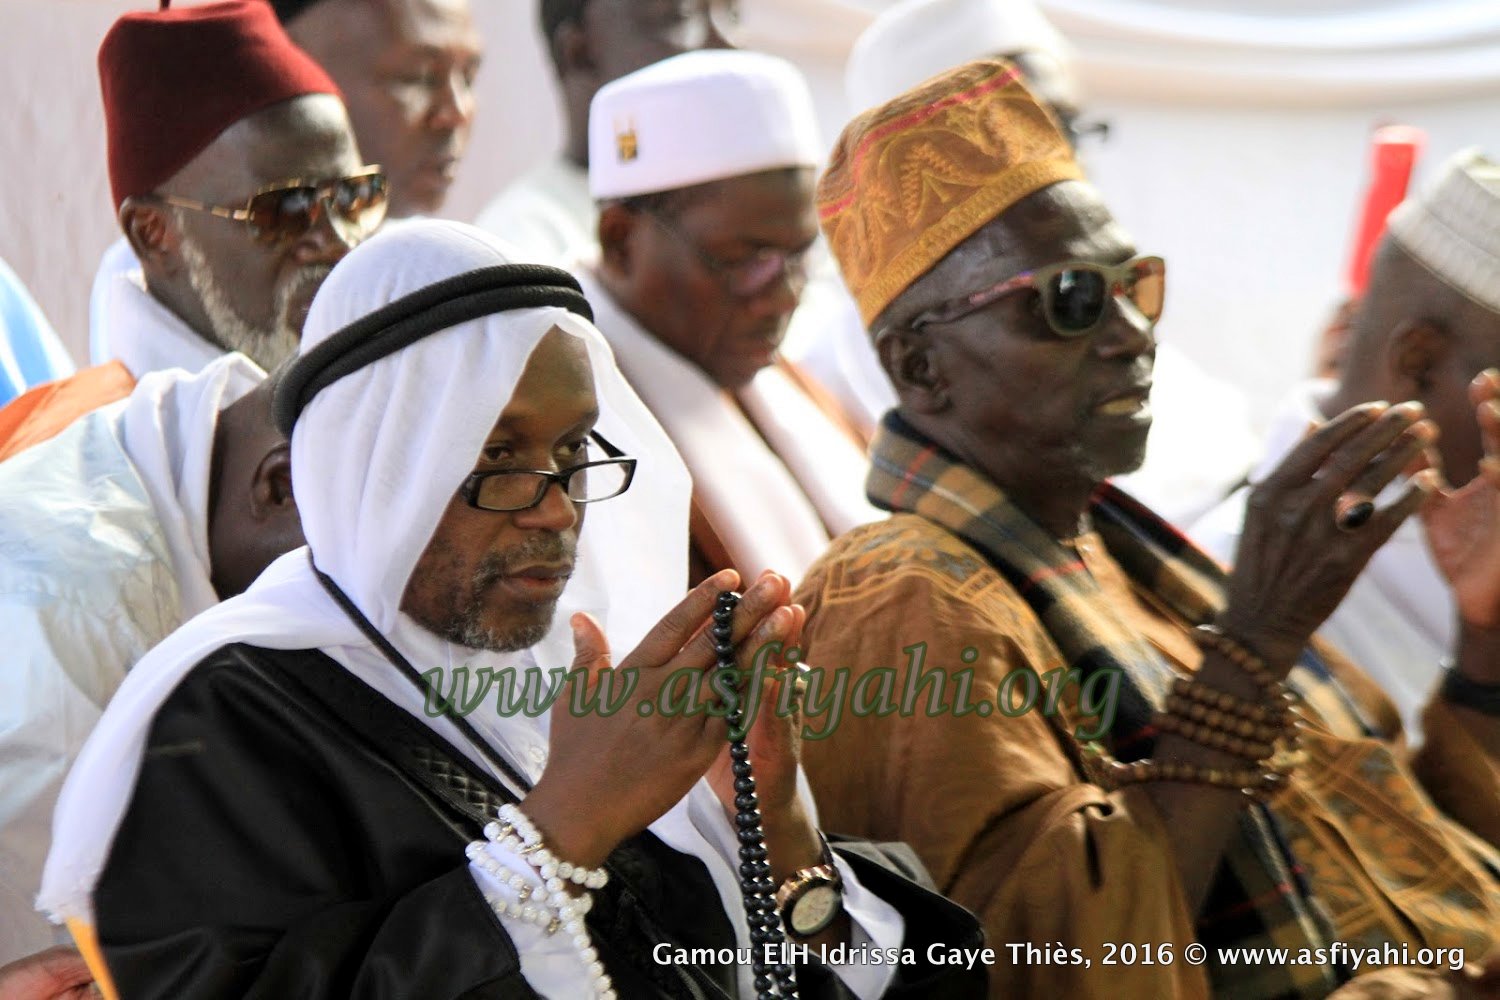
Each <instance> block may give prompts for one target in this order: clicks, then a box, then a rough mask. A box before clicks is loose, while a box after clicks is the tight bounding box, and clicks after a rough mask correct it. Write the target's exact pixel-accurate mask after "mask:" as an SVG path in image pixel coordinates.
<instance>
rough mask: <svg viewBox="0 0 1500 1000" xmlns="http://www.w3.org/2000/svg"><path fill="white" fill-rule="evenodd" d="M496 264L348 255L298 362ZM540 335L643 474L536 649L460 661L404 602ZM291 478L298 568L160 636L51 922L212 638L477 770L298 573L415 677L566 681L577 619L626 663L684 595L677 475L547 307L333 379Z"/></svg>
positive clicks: (82, 777)
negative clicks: (372, 694) (596, 626)
mask: <svg viewBox="0 0 1500 1000" xmlns="http://www.w3.org/2000/svg"><path fill="white" fill-rule="evenodd" d="M511 262H512V261H511V259H510V258H509V257H508V254H507V252H506V251H505V249H504V248H503V246H502V245H501V244H500V243H498V242H497V241H495V240H494V239H493V237H490V236H488V235H486V234H485V233H483V232H481V231H480V230H477V229H474V228H472V227H469V226H463V225H459V224H456V223H446V222H437V221H420V222H412V223H409V224H407V225H404V226H400V227H397V228H395V229H393V230H391V231H390V232H387V233H383V234H381V235H378V236H375V237H373V238H372V239H370V240H369V241H367V242H366V243H364V244H362V245H361V246H360V247H359V248H358V249H356V250H355V251H354V252H353V253H351V254H350V255H349V256H348V257H347V258H346V259H345V260H343V261H342V262H341V263H340V264H339V265H338V266H337V267H336V268H335V269H334V271H333V273H332V274H331V275H330V276H329V278H328V280H327V282H326V283H325V284H324V285H323V287H322V289H321V290H320V291H319V293H318V296H317V298H316V300H315V301H314V303H313V308H312V311H311V313H310V314H309V316H308V320H307V325H306V329H305V331H304V334H303V344H302V350H303V353H306V352H307V351H308V350H310V349H311V348H313V347H314V346H316V345H317V344H319V343H321V342H322V341H323V340H325V339H327V338H328V337H329V336H330V335H331V334H333V333H335V332H337V331H338V330H340V329H342V328H344V327H345V326H347V325H349V324H350V323H352V322H354V321H355V320H357V319H360V318H362V317H364V316H367V315H368V314H370V313H372V312H374V311H376V310H377V309H379V308H381V307H383V306H385V305H387V304H389V303H391V302H393V301H395V300H397V299H400V298H402V297H404V296H406V295H409V294H411V293H412V292H415V291H417V290H419V289H422V288H426V287H428V286H430V285H433V284H435V283H437V282H440V281H443V280H445V279H449V278H453V277H455V276H457V275H461V274H466V273H469V272H471V271H475V270H478V269H481V268H489V267H494V266H496V265H502V264H507V263H511ZM553 328H557V329H560V330H562V331H563V332H565V333H567V334H569V335H571V336H574V337H577V338H579V339H580V340H581V341H582V342H583V343H584V344H585V346H586V348H587V351H588V356H589V360H590V363H591V365H592V368H593V375H594V382H595V390H596V393H597V396H598V400H599V406H600V411H601V417H600V421H599V425H598V430H599V432H600V433H601V434H602V435H603V436H604V437H606V438H607V439H609V440H610V441H611V442H612V443H613V444H615V445H616V446H617V447H619V448H620V449H621V450H622V451H624V453H625V454H626V455H629V456H631V457H634V458H636V459H637V460H638V462H639V464H638V467H637V472H636V479H635V482H634V484H633V485H632V487H631V489H630V490H629V491H628V492H627V493H625V494H623V495H622V496H620V497H617V498H614V499H612V500H610V501H608V502H606V503H600V504H597V505H594V506H592V507H591V508H590V511H589V516H588V521H587V526H588V530H587V531H584V532H581V533H580V536H579V544H578V551H577V558H576V563H575V570H574V575H573V578H572V579H571V580H570V582H569V584H568V586H567V589H566V590H565V591H564V593H563V596H562V598H561V600H560V601H559V605H558V609H557V613H556V616H555V617H554V619H553V625H552V629H551V631H550V632H549V633H548V635H547V636H546V637H545V638H544V639H543V640H542V641H541V643H539V644H538V645H537V646H535V647H533V648H532V649H530V650H527V651H524V652H523V653H503V654H502V653H488V652H478V651H475V650H472V649H467V648H463V647H456V646H453V645H451V644H449V643H447V642H445V641H443V640H442V639H440V638H438V637H437V636H435V635H433V634H432V633H430V632H427V631H426V630H424V629H422V628H421V627H420V626H419V625H417V624H416V623H415V622H414V621H412V620H411V619H410V618H408V617H407V616H406V615H405V614H404V613H402V612H401V610H400V602H401V597H402V595H403V594H404V593H405V590H406V585H407V581H408V579H409V578H410V576H411V574H412V571H413V568H414V567H415V566H416V563H417V560H418V558H419V557H420V556H421V554H422V552H423V551H424V550H425V548H426V547H427V544H428V542H429V540H430V539H431V537H432V535H433V532H434V530H435V529H436V527H437V524H438V522H439V520H440V518H441V516H442V513H443V510H444V508H445V507H446V505H447V504H448V502H449V501H450V499H451V498H452V497H453V494H454V491H455V489H457V487H458V485H459V484H460V483H461V482H462V480H463V479H464V477H465V476H467V475H468V473H469V472H470V471H471V470H472V468H473V465H474V462H475V460H476V458H477V457H478V455H479V452H480V449H481V448H482V447H483V444H484V442H485V440H486V438H487V437H488V435H489V433H490V431H491V430H492V429H493V427H494V425H495V422H496V420H497V419H498V417H499V415H500V413H501V411H502V410H503V409H504V407H505V405H506V403H507V402H508V401H509V399H510V396H511V394H512V392H513V390H514V388H515V385H516V383H517V381H518V380H519V379H520V376H521V374H522V371H523V370H524V368H525V366H526V362H527V359H528V358H529V357H530V356H531V353H532V351H533V350H534V349H535V347H536V345H537V344H538V342H540V340H541V339H542V338H543V337H544V336H545V335H546V334H547V333H548V332H549V331H551V330H552V329H553ZM292 477H293V481H294V483H295V484H296V495H297V504H298V508H299V510H300V512H301V516H302V526H303V533H304V535H305V536H306V538H307V542H308V547H309V548H310V549H311V551H312V553H313V558H312V560H309V555H308V548H302V549H297V550H296V551H293V552H291V553H289V554H287V555H286V556H283V557H282V558H281V559H278V560H277V561H276V562H275V563H273V564H272V565H271V566H270V567H269V568H268V569H267V570H266V572H265V573H264V574H263V575H262V576H261V577H260V579H258V580H257V581H256V582H255V583H254V584H253V585H252V586H251V587H250V589H249V590H247V591H246V592H245V593H244V594H242V595H240V596H239V597H236V598H233V599H231V600H229V601H225V602H224V603H222V604H220V605H218V606H217V607H214V608H212V609H210V610H209V611H207V612H205V613H204V614H202V615H199V616H198V617H197V618H195V619H194V620H192V621H191V622H189V623H188V624H187V625H185V626H183V627H182V628H181V629H179V630H178V631H177V632H175V633H173V634H172V635H171V636H170V637H169V638H168V639H166V640H165V641H164V642H163V643H162V644H161V645H160V646H158V647H156V648H155V649H154V650H152V651H151V652H150V653H149V654H147V655H146V657H145V658H143V659H142V660H141V661H140V663H138V664H137V665H136V667H135V668H134V670H132V672H131V673H130V675H129V676H128V677H127V678H126V681H125V683H124V685H122V686H121V688H120V690H119V692H118V693H117V694H116V695H115V697H114V699H113V701H112V702H111V703H110V705H109V708H108V710H107V711H106V712H105V715H104V718H103V720H102V721H101V722H100V725H99V727H98V728H97V729H96V730H95V731H94V733H93V735H92V736H91V737H90V739H89V741H88V743H87V744H86V745H85V747H84V749H83V752H82V754H81V755H80V756H79V759H78V762H77V764H76V766H75V767H74V768H73V771H72V773H71V774H70V776H69V778H68V782H67V784H66V786H65V787H64V789H63V792H62V796H61V798H60V800H59V802H58V808H57V813H56V818H55V821H54V841H53V849H52V853H51V855H50V856H49V857H48V860H47V867H46V872H45V874H44V877H43V882H42V891H41V895H40V897H39V900H38V903H39V906H40V907H41V908H42V909H44V910H46V911H47V912H49V913H51V914H52V915H53V917H54V918H55V919H59V920H79V921H82V922H85V923H88V924H92V923H93V906H92V895H93V891H94V886H95V885H96V884H97V881H98V878H99V875H100V873H101V871H102V869H103V867H104V865H105V862H106V861H107V859H108V857H109V852H110V848H111V843H112V841H113V838H114V834H115V831H116V830H117V829H118V827H119V824H120V822H121V820H122V819H123V817H124V814H125V811H126V809H127V808H128V806H129V803H130V800H131V797H132V794H133V789H134V786H135V782H136V779H137V777H138V775H139V772H140V766H141V759H142V754H143V752H144V749H145V740H146V734H147V732H148V730H149V728H150V726H151V723H152V720H153V718H154V716H155V714H156V712H157V710H158V709H159V707H160V706H161V704H162V703H163V702H164V701H165V700H166V698H167V697H168V696H169V695H170V694H171V692H172V691H173V689H174V688H176V686H177V685H178V684H179V683H180V682H181V681H182V679H183V678H184V677H185V676H186V675H187V674H188V672H189V671H190V670H191V669H192V668H193V666H194V665H196V664H197V663H199V662H200V661H201V660H203V659H204V657H206V656H207V655H208V654H210V653H212V652H213V651H214V650H217V649H219V648H221V647H223V646H225V645H227V644H230V643H237V642H238V643H247V644H250V645H253V646H259V647H262V648H266V649H321V650H323V651H324V652H326V653H327V654H328V655H330V656H331V657H332V658H333V659H335V660H337V661H338V662H339V663H341V664H343V665H344V666H345V667H346V668H348V669H349V670H350V671H351V672H353V673H355V674H356V675H357V676H360V677H361V678H362V679H364V680H365V681H366V682H367V683H370V684H371V685H372V686H374V687H376V688H377V689H378V690H380V691H381V693H383V694H385V695H386V696H387V697H389V698H391V699H392V700H393V701H395V702H396V703H397V704H398V705H400V706H401V707H402V708H404V709H406V710H407V711H408V712H410V713H411V714H412V715H413V716H415V717H416V718H418V719H421V720H423V721H424V722H425V723H426V724H428V725H432V726H433V727H434V728H436V729H438V730H439V731H440V732H441V733H442V734H443V735H444V736H445V737H447V738H448V739H450V740H451V741H452V742H453V743H454V745H456V746H459V747H462V748H464V749H465V751H466V752H467V753H468V754H469V756H470V757H471V759H473V760H474V761H475V763H476V764H477V765H479V766H481V767H488V765H487V764H486V763H485V762H484V760H483V756H482V754H480V753H479V752H478V751H477V750H475V748H473V746H472V744H470V743H469V742H468V741H467V740H465V739H463V738H462V737H461V736H459V735H458V734H457V732H456V729H455V728H454V727H453V725H452V723H451V722H449V721H448V720H446V719H432V718H430V717H429V716H428V715H427V714H426V713H425V712H424V711H423V701H424V696H423V692H422V691H420V690H419V689H418V688H417V687H416V686H415V685H412V684H409V683H408V682H406V681H405V680H404V679H403V678H401V677H400V676H399V675H397V674H396V672H395V670H394V668H392V667H391V665H390V664H389V663H387V661H386V660H385V659H384V657H383V656H382V655H381V654H380V652H379V651H378V650H377V649H376V648H375V647H374V646H373V645H372V644H371V643H370V642H369V641H368V640H367V639H366V638H365V636H364V635H363V634H362V633H361V632H360V630H359V628H358V627H357V626H356V625H355V623H354V622H353V621H352V620H351V619H350V618H349V617H348V616H347V615H346V614H345V613H344V612H343V611H342V610H341V609H340V608H339V607H338V606H337V605H336V604H335V603H334V602H333V600H332V598H331V597H330V596H329V595H328V593H327V592H326V591H325V590H324V589H323V587H322V586H321V584H320V583H319V581H318V579H317V576H316V574H315V572H314V570H313V567H312V562H316V564H317V567H318V569H319V570H321V571H322V572H324V573H326V574H327V575H328V576H330V577H331V578H332V579H333V580H334V582H336V583H337V584H338V586H339V587H340V589H342V590H343V591H344V593H345V594H347V595H348V597H349V598H350V599H351V600H352V601H353V603H354V604H355V605H356V606H357V607H358V608H359V609H360V610H361V611H362V612H363V614H364V615H365V617H366V618H368V619H369V621H370V622H371V623H373V624H374V626H375V627H376V628H377V629H378V630H379V631H380V632H381V633H383V634H384V636H385V637H386V638H387V639H389V641H390V642H391V643H392V644H393V645H394V646H395V647H396V649H397V650H399V651H400V652H401V653H403V654H404V655H405V656H406V657H407V659H409V660H410V661H411V662H412V663H414V664H416V665H418V669H419V670H422V671H424V672H425V671H427V670H430V669H433V668H435V667H443V668H448V669H451V668H452V667H454V666H458V665H461V664H468V665H470V666H473V667H483V666H490V667H491V668H492V669H494V670H496V671H497V672H499V671H502V670H506V669H527V668H528V667H529V666H531V665H532V664H539V665H541V666H542V667H544V668H545V667H554V666H556V667H568V666H570V665H571V663H572V660H573V645H572V638H571V632H570V629H569V626H568V618H569V616H570V615H571V614H572V613H573V612H576V611H579V610H587V611H590V612H592V613H594V614H595V615H596V616H598V617H599V618H600V619H601V620H602V621H603V622H604V624H605V631H606V633H607V634H608V636H609V639H610V642H611V645H612V647H613V648H614V649H615V650H616V651H617V653H618V654H623V653H625V652H628V651H629V650H630V649H631V648H632V647H633V646H634V645H635V644H636V642H637V641H638V640H639V639H640V638H641V637H642V636H643V635H644V634H645V632H646V631H647V630H648V629H649V628H650V627H651V626H652V625H654V624H655V622H656V621H657V620H658V619H659V618H660V617H661V615H662V613H663V612H665V611H666V610H667V609H668V608H669V607H670V606H671V605H672V604H674V603H675V602H676V601H677V600H678V599H680V597H681V595H682V593H683V591H684V590H685V586H686V567H687V528H686V526H687V516H688V496H689V493H690V486H689V479H688V475H687V471H686V469H685V468H684V467H683V465H682V461H681V459H679V458H678V457H677V454H676V452H675V451H674V450H673V448H672V445H671V443H670V442H669V441H668V440H667V437H666V435H665V434H664V433H663V431H662V430H661V427H660V426H659V425H658V424H657V423H656V421H655V420H654V419H653V418H652V417H651V415H650V414H649V412H648V411H647V410H646V408H645V407H644V406H643V405H642V403H641V402H640V400H639V399H638V398H637V397H636V396H635V394H634V393H633V392H632V391H631V390H630V388H629V387H628V386H627V385H626V383H625V381H624V380H623V379H622V378H621V377H620V375H619V373H618V371H617V370H616V368H615V365H614V361H613V358H612V356H611V354H610V351H609V348H608V346H607V345H606V344H605V342H604V339H603V338H602V337H601V336H600V335H599V333H598V331H597V330H596V329H594V327H593V325H592V324H591V323H589V322H587V321H586V320H584V319H582V318H581V317H579V316H577V315H575V314H573V313H571V312H568V311H567V310H565V309H563V308H560V307H546V308H527V309H520V310H515V311H509V312H502V313H497V314H494V315H489V316H484V317H482V318H479V319H475V320H470V321H467V322H463V323H460V324H459V325H457V326H454V327H450V328H448V329H445V330H442V331H440V332H438V333H434V334H431V335H429V336H426V337H423V338H422V339H420V340H418V341H416V342H415V343H413V344H411V345H410V346H408V347H405V348H403V349H401V350H399V351H397V352H395V353H394V354H389V355H387V356H385V357H383V358H381V359H380V360H378V361H375V362H373V363H371V364H369V365H366V366H365V367H363V368H360V369H358V370H356V371H353V372H352V373H350V374H348V375H346V376H344V377H342V378H340V379H338V380H337V381H335V382H333V383H331V384H330V385H328V386H327V387H326V388H324V389H322V391H320V392H318V393H317V394H316V395H315V396H313V397H312V399H311V400H310V401H309V402H308V403H307V405H306V407H305V408H304V409H303V410H302V413H301V416H300V417H299V419H298V421H297V424H296V427H295V430H294V432H293V434H292ZM611 582H612V583H613V584H614V586H612V587H610V588H609V589H608V593H609V600H608V601H606V599H605V594H606V583H611ZM622 584H623V585H622ZM606 605H607V606H606ZM606 612H607V613H606ZM491 711H492V709H491ZM474 721H475V723H476V728H477V729H478V730H480V731H481V732H486V731H489V732H495V731H498V729H500V728H502V727H503V726H504V724H505V720H503V719H500V718H499V717H498V716H497V717H496V718H495V719H483V718H481V719H476V720H474ZM707 794H710V795H711V794H712V793H711V792H709V793H707ZM669 815H670V814H669ZM667 839H668V840H669V842H671V840H673V839H676V838H673V837H670V836H668V838H667ZM732 884H733V883H732V878H731V879H730V886H731V888H732Z"/></svg>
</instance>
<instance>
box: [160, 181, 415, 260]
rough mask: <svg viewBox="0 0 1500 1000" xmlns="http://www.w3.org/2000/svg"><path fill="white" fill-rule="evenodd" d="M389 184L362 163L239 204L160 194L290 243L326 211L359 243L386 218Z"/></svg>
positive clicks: (269, 239)
mask: <svg viewBox="0 0 1500 1000" xmlns="http://www.w3.org/2000/svg"><path fill="white" fill-rule="evenodd" d="M387 193H388V192H387V185H386V177H385V174H384V173H383V172H382V171H381V169H380V167H379V166H368V167H364V168H362V169H360V170H358V171H356V172H355V173H352V174H349V175H348V176H346V177H335V178H331V179H328V180H304V179H302V178H296V179H293V180H285V181H277V182H276V183H275V184H271V185H268V186H266V187H263V188H261V189H260V190H259V191H257V192H255V193H254V194H252V195H251V196H250V197H249V198H247V199H246V200H245V203H244V204H243V205H241V206H237V207H236V206H233V205H210V204H208V203H206V202H202V201H198V200H196V199H194V198H182V197H179V196H178V195H175V194H158V195H156V197H157V198H158V199H160V200H161V201H163V202H165V203H166V204H168V205H173V206H176V207H177V208H186V209H190V210H191V211H194V212H206V213H208V214H209V215H214V216H218V217H219V218H221V219H228V220H229V221H231V222H239V223H242V224H244V225H245V226H246V227H248V228H249V230H250V235H251V236H252V237H253V238H254V239H256V240H258V241H259V242H261V243H266V244H272V245H276V244H284V243H291V242H294V241H296V240H299V239H301V238H302V237H303V236H306V235H307V233H308V232H309V231H310V230H311V229H312V228H313V227H314V226H316V225H317V224H318V220H319V219H321V218H323V214H324V212H325V211H326V212H327V213H328V218H329V220H330V221H332V222H333V224H334V228H335V229H337V230H338V232H339V235H340V236H342V237H344V238H345V239H347V240H349V241H351V242H358V241H359V240H362V239H364V238H365V237H366V236H369V235H370V234H371V233H373V232H374V231H375V229H376V228H377V227H378V226H379V225H380V223H381V222H382V221H384V219H385V209H386V195H387Z"/></svg>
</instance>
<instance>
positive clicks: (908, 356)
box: [875, 326, 949, 413]
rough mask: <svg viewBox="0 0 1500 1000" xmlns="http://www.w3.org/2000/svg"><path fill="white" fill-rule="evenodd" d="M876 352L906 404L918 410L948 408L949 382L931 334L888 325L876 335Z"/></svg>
mask: <svg viewBox="0 0 1500 1000" xmlns="http://www.w3.org/2000/svg"><path fill="white" fill-rule="evenodd" d="M875 352H876V353H877V354H878V355H880V367H882V368H884V369H885V374H886V377H887V378H889V379H890V380H891V384H892V385H894V386H895V387H896V394H897V395H898V396H900V397H901V405H902V406H904V407H909V408H910V409H911V410H912V412H914V413H941V412H942V411H943V410H946V409H947V408H948V405H949V399H948V384H947V381H946V380H945V379H944V378H943V377H942V373H941V371H940V370H939V366H938V364H937V359H936V357H935V356H934V352H933V345H932V341H931V340H930V339H929V338H928V337H926V336H925V335H923V334H921V333H918V332H916V331H914V330H908V329H906V328H905V327H901V326H888V327H886V328H884V329H883V330H881V331H880V333H879V334H878V335H877V336H876V338H875Z"/></svg>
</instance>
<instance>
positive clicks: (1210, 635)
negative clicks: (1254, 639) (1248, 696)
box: [1193, 624, 1286, 704]
mask: <svg viewBox="0 0 1500 1000" xmlns="http://www.w3.org/2000/svg"><path fill="white" fill-rule="evenodd" d="M1193 641H1194V642H1196V643H1197V644H1198V645H1199V646H1200V647H1202V648H1203V649H1211V650H1213V651H1214V652H1216V653H1218V654H1219V655H1221V656H1223V657H1224V658H1225V659H1227V660H1228V661H1229V662H1230V663H1233V664H1234V665H1235V666H1236V667H1239V668H1240V669H1241V670H1243V671H1244V672H1245V674H1246V676H1248V677H1249V678H1250V681H1251V683H1253V684H1254V685H1255V686H1256V687H1258V688H1260V689H1261V693H1262V695H1263V696H1264V697H1265V699H1266V701H1268V702H1271V703H1273V704H1274V703H1276V702H1279V701H1282V700H1283V699H1284V695H1285V692H1286V686H1285V685H1284V684H1282V682H1281V678H1279V677H1277V676H1276V675H1275V674H1273V673H1271V670H1270V668H1268V667H1267V666H1266V661H1265V660H1262V659H1261V658H1260V657H1258V656H1256V655H1255V654H1254V653H1252V652H1250V650H1248V649H1246V648H1245V646H1244V645H1243V644H1241V643H1240V641H1239V640H1238V639H1233V638H1230V637H1229V636H1228V635H1225V634H1224V630H1223V629H1221V628H1219V626H1217V625H1213V624H1207V625H1199V626H1198V627H1197V628H1195V629H1193Z"/></svg>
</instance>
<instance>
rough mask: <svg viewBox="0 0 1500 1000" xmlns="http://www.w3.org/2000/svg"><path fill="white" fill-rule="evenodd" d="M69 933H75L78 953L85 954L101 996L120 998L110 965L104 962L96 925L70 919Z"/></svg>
mask: <svg viewBox="0 0 1500 1000" xmlns="http://www.w3.org/2000/svg"><path fill="white" fill-rule="evenodd" d="M68 933H69V934H72V935H73V943H74V944H75V945H77V946H78V954H80V955H82V956H83V960H84V962H85V963H87V965H88V967H89V971H90V972H92V973H93V974H94V987H95V988H96V989H97V990H98V991H99V996H101V997H102V998H103V1000H120V991H119V990H117V989H115V982H114V979H113V978H111V976H110V974H109V966H107V965H105V964H104V951H103V949H101V948H100V947H99V935H98V934H97V933H95V932H94V926H93V925H92V924H86V923H84V922H83V921H82V920H69V921H68Z"/></svg>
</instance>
